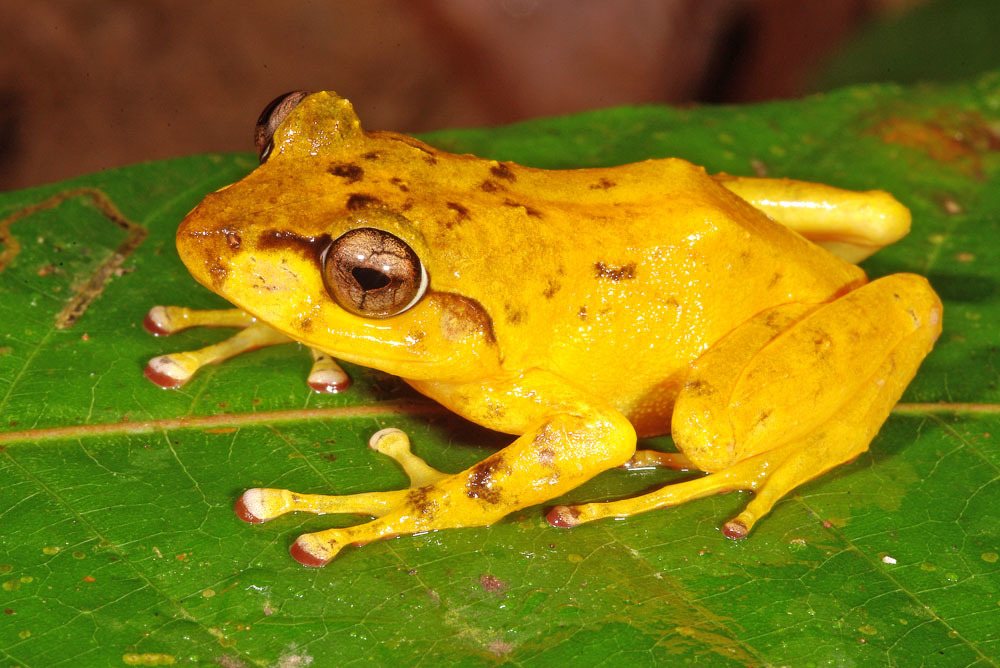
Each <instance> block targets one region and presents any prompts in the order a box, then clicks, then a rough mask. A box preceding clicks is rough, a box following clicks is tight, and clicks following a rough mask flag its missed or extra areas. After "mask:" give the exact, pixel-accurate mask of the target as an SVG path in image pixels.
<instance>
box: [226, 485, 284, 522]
mask: <svg viewBox="0 0 1000 668" xmlns="http://www.w3.org/2000/svg"><path fill="white" fill-rule="evenodd" d="M288 493H289V492H288V490H284V489H265V488H260V487H254V488H253V489H248V490H247V491H245V492H243V494H242V495H240V498H238V499H236V503H235V504H233V511H234V512H235V513H236V516H237V517H239V518H240V519H241V520H243V521H244V522H249V523H250V524H260V523H262V522H266V521H268V520H272V519H274V518H275V517H278V516H279V515H283V514H285V513H286V512H288V510H289V507H288V506H289V504H288V500H287V499H286V498H285V496H286V494H288Z"/></svg>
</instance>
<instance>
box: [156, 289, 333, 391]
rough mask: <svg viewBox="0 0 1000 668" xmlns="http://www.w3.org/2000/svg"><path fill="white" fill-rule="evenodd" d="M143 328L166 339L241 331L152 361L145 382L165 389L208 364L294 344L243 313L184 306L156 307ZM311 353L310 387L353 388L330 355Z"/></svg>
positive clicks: (175, 384)
mask: <svg viewBox="0 0 1000 668" xmlns="http://www.w3.org/2000/svg"><path fill="white" fill-rule="evenodd" d="M142 324H143V327H145V328H146V330H147V331H149V332H150V333H151V334H154V335H156V336H166V335H169V334H173V333H175V332H179V331H181V330H183V329H187V328H189V327H237V328H240V331H239V332H237V333H236V334H235V335H234V336H231V337H230V338H228V339H226V340H224V341H220V342H219V343H216V344H213V345H210V346H206V347H205V348H201V349H199V350H190V351H183V352H178V353H171V354H169V355H160V356H159V357H154V358H153V359H151V360H150V361H149V364H148V365H147V366H146V370H145V373H146V378H148V379H149V380H150V381H152V382H153V383H156V384H157V385H159V386H160V387H166V388H174V387H180V386H181V385H183V384H184V383H186V382H187V381H188V380H190V378H191V377H192V376H193V375H194V374H195V372H196V371H198V369H200V368H201V367H203V366H205V365H207V364H216V363H218V362H222V361H225V360H227V359H230V358H232V357H235V356H237V355H240V354H242V353H245V352H249V351H251V350H256V349H257V348H263V347H265V346H274V345H278V344H280V343H290V342H291V341H292V339H290V338H288V337H287V336H285V335H284V334H282V333H281V332H279V331H278V330H276V329H274V328H273V327H270V326H269V325H265V324H264V323H261V322H257V320H256V318H254V317H253V316H251V315H250V314H249V313H247V312H246V311H241V310H240V309H220V310H196V309H189V308H184V307H181V306H154V307H153V308H152V309H150V311H149V313H148V314H147V315H146V318H145V320H144V321H143V323H142ZM310 350H311V352H312V356H313V365H312V369H311V370H310V372H309V377H308V378H307V382H308V384H309V387H311V388H312V389H313V390H314V391H316V392H329V393H334V392H341V391H343V390H345V389H347V388H348V387H349V386H350V384H351V379H350V378H349V377H348V375H347V374H346V373H345V372H344V370H343V369H341V368H340V366H339V365H338V364H337V363H336V362H335V361H334V360H333V359H332V358H331V357H330V356H329V355H327V354H326V353H323V352H320V351H317V350H313V349H310Z"/></svg>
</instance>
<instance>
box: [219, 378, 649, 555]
mask: <svg viewBox="0 0 1000 668" xmlns="http://www.w3.org/2000/svg"><path fill="white" fill-rule="evenodd" d="M512 396H513V395H512ZM512 400H513V401H517V399H516V398H515V399H512ZM521 401H524V402H525V403H528V401H530V400H526V399H521ZM538 408H539V407H537V406H534V407H532V409H533V410H535V411H536V412H537V410H538ZM559 408H560V409H561V410H560V411H559V412H555V413H553V414H552V415H549V416H548V417H545V418H542V419H540V420H537V421H536V422H535V423H534V424H532V425H531V426H529V427H528V428H527V429H526V431H525V433H524V434H523V435H522V436H521V437H520V438H518V439H517V440H516V441H514V443H512V444H511V445H509V446H507V447H506V448H504V449H503V450H501V451H500V452H498V453H496V454H494V455H492V456H490V457H488V458H486V459H485V460H483V461H482V462H480V463H479V464H476V465H475V466H473V467H472V468H469V469H467V470H465V471H462V472H460V473H455V474H445V473H441V472H439V471H436V470H434V469H432V468H430V467H429V466H427V465H426V464H425V463H424V462H423V461H422V460H419V459H418V458H416V457H414V456H413V455H412V454H411V453H410V452H409V448H408V442H407V441H406V437H405V436H404V435H403V434H402V432H399V431H398V430H394V429H392V430H383V431H381V432H379V433H378V434H376V436H375V437H373V439H372V442H371V443H370V445H371V447H373V448H375V449H376V450H378V451H380V452H384V453H385V454H389V455H390V456H392V457H393V458H395V459H396V460H397V461H399V462H400V463H401V464H402V465H403V467H404V469H405V470H406V471H407V473H408V474H409V476H410V479H411V487H410V488H409V489H405V490H393V491H388V492H374V493H370V494H353V495H348V496H321V495H312V494H310V495H306V494H298V493H294V492H290V491H288V490H280V489H252V490H248V491H247V492H245V493H244V494H243V496H242V497H241V498H240V500H239V501H238V502H237V504H236V512H237V514H238V515H239V516H240V517H242V518H243V519H245V520H247V521H250V522H261V521H265V520H269V519H272V518H274V517H277V516H278V515H281V514H284V513H286V512H290V511H305V512H312V513H319V514H324V513H364V514H369V515H373V516H376V517H377V519H375V520H373V521H371V522H368V523H365V524H360V525H357V526H352V527H346V528H339V529H329V530H326V531H320V532H318V533H311V534H304V535H302V536H299V538H298V539H297V540H296V541H295V542H294V543H293V544H292V547H291V550H290V552H291V554H292V556H293V557H294V558H295V559H296V560H298V561H299V562H301V563H302V564H305V565H307V566H323V565H325V564H326V563H328V562H329V561H330V560H331V559H333V558H334V557H335V556H336V555H337V553H338V552H340V550H341V549H343V548H344V547H345V546H347V545H352V544H354V545H363V544H365V543H369V542H371V541H374V540H377V539H379V538H387V537H391V536H398V535H402V534H413V533H419V532H424V531H435V530H438V529H450V528H457V527H475V526H487V525H490V524H492V523H493V522H496V521H497V520H499V519H501V518H502V517H504V516H505V515H508V514H509V513H511V512H513V511H515V510H519V509H521V508H525V507H527V506H532V505H535V504H539V503H544V502H545V501H548V500H549V499H552V498H554V497H556V496H558V495H560V494H563V493H565V492H567V491H569V490H571V489H573V488H575V487H577V486H579V485H580V484H582V483H583V482H585V481H587V480H589V479H590V478H592V477H593V476H595V475H597V474H598V473H600V472H601V471H604V470H606V469H609V468H612V467H615V466H618V465H620V464H622V463H624V462H625V461H627V460H628V459H629V457H630V456H631V455H632V454H633V452H634V451H635V431H634V429H633V428H632V425H631V424H630V423H629V422H628V420H626V419H625V417H624V416H622V415H621V414H620V413H618V412H617V411H615V410H614V409H613V408H610V407H601V406H596V407H595V406H591V405H586V404H578V405H575V406H566V405H563V406H561V407H559Z"/></svg>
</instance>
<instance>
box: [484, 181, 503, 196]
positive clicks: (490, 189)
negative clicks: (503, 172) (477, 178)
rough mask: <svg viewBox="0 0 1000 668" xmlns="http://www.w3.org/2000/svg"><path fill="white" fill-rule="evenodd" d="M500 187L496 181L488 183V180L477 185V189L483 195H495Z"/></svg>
mask: <svg viewBox="0 0 1000 668" xmlns="http://www.w3.org/2000/svg"><path fill="white" fill-rule="evenodd" d="M501 187H502V186H501V185H500V184H499V183H497V182H496V181H490V180H489V179H487V180H486V181H483V182H482V183H480V184H479V189H480V190H482V191H483V192H485V193H495V192H496V191H498V190H500V188H501Z"/></svg>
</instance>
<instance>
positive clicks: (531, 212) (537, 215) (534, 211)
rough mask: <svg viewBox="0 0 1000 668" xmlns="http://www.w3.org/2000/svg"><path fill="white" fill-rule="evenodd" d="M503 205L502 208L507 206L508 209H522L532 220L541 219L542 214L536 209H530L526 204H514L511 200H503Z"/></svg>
mask: <svg viewBox="0 0 1000 668" xmlns="http://www.w3.org/2000/svg"><path fill="white" fill-rule="evenodd" d="M503 205H504V206H509V207H512V208H520V209H524V212H525V213H526V214H528V215H529V216H531V217H532V218H542V217H543V216H542V212H541V211H539V210H538V209H533V208H532V207H530V206H528V205H526V204H521V203H520V202H515V201H514V200H512V199H505V200H504V201H503Z"/></svg>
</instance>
